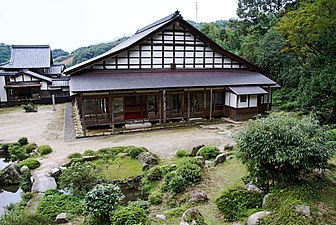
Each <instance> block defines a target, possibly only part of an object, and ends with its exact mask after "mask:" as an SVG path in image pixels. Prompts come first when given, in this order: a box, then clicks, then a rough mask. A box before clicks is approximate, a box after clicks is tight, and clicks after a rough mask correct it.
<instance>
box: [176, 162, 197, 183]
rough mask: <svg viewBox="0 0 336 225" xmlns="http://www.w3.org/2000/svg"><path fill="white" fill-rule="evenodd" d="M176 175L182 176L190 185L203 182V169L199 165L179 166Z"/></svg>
mask: <svg viewBox="0 0 336 225" xmlns="http://www.w3.org/2000/svg"><path fill="white" fill-rule="evenodd" d="M176 175H180V176H182V177H183V178H184V179H185V180H186V181H187V182H188V183H194V182H197V181H200V180H201V177H202V169H201V167H200V166H199V165H196V164H192V163H185V164H182V165H178V167H177V169H176Z"/></svg>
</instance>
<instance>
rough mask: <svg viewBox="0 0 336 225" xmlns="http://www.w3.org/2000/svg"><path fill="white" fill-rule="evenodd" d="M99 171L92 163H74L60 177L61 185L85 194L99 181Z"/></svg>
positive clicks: (73, 191)
mask: <svg viewBox="0 0 336 225" xmlns="http://www.w3.org/2000/svg"><path fill="white" fill-rule="evenodd" d="M99 174H100V173H99V171H98V170H97V169H96V168H95V167H94V166H93V165H92V164H91V163H73V164H71V165H70V166H69V167H68V168H67V169H66V170H64V171H63V172H62V174H61V175H60V177H59V184H60V187H61V188H63V189H65V190H68V191H70V192H71V193H72V194H74V195H76V196H80V197H81V196H84V195H85V194H86V193H87V192H88V191H90V190H91V189H92V188H93V187H94V186H95V185H96V184H97V183H98V181H99V179H100V176H99Z"/></svg>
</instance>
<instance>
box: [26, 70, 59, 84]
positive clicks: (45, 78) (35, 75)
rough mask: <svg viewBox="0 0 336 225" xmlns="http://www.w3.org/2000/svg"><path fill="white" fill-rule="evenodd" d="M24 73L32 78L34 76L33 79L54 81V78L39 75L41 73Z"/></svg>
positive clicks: (27, 71) (28, 71)
mask: <svg viewBox="0 0 336 225" xmlns="http://www.w3.org/2000/svg"><path fill="white" fill-rule="evenodd" d="M22 72H23V73H25V74H28V75H30V76H33V77H36V78H39V79H42V80H46V81H49V82H51V81H52V78H50V77H47V76H44V75H42V74H39V73H35V72H33V71H30V70H22Z"/></svg>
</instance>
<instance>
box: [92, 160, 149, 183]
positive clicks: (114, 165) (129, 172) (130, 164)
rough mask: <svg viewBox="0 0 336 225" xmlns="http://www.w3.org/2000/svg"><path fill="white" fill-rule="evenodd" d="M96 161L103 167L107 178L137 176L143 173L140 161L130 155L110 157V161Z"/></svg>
mask: <svg viewBox="0 0 336 225" xmlns="http://www.w3.org/2000/svg"><path fill="white" fill-rule="evenodd" d="M94 163H95V164H96V165H97V166H99V167H101V169H102V172H103V176H104V178H105V179H106V180H115V179H121V178H128V177H135V176H138V175H140V174H141V173H142V167H141V165H140V163H139V161H138V160H137V159H132V158H130V157H125V158H120V157H117V158H116V159H115V160H112V159H109V161H108V163H106V161H104V160H97V161H95V162H94Z"/></svg>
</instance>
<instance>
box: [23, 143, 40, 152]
mask: <svg viewBox="0 0 336 225" xmlns="http://www.w3.org/2000/svg"><path fill="white" fill-rule="evenodd" d="M22 149H23V150H24V151H25V152H26V153H27V154H29V153H31V152H33V151H34V150H35V149H37V144H35V143H30V144H27V145H25V146H22Z"/></svg>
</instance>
